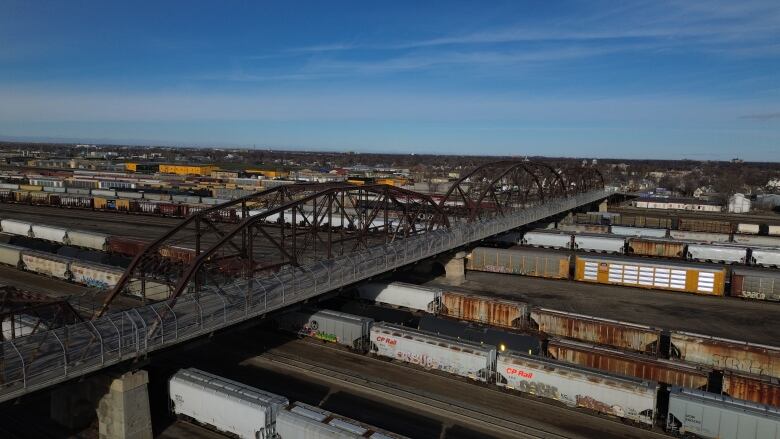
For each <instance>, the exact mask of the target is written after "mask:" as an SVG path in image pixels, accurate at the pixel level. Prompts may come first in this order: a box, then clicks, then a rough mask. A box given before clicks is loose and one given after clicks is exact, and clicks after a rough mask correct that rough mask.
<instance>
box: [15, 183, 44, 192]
mask: <svg viewBox="0 0 780 439" xmlns="http://www.w3.org/2000/svg"><path fill="white" fill-rule="evenodd" d="M19 190H21V191H27V192H40V191H42V190H43V186H38V185H35V184H20V185H19Z"/></svg>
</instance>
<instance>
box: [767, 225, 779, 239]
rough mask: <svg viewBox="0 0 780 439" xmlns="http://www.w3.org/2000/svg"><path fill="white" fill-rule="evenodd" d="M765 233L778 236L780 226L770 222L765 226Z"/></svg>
mask: <svg viewBox="0 0 780 439" xmlns="http://www.w3.org/2000/svg"><path fill="white" fill-rule="evenodd" d="M767 234H768V235H769V236H780V226H773V225H771V224H770V225H769V226H767Z"/></svg>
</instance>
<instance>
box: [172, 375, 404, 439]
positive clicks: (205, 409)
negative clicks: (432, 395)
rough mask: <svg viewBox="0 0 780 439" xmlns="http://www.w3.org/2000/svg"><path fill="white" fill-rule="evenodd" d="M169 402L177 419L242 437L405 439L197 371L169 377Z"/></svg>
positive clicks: (279, 438)
mask: <svg viewBox="0 0 780 439" xmlns="http://www.w3.org/2000/svg"><path fill="white" fill-rule="evenodd" d="M168 402H169V406H170V410H171V412H172V413H173V414H174V415H176V416H178V417H182V418H185V419H187V420H192V421H195V422H197V423H198V424H201V425H206V426H209V427H210V428H212V429H214V430H217V431H219V432H222V433H227V434H229V435H231V436H234V437H238V438H241V439H318V438H332V439H357V438H371V439H405V436H401V435H398V434H395V433H391V432H389V431H385V430H382V429H379V428H377V427H373V426H370V425H367V424H364V423H362V422H359V421H356V420H354V419H349V418H346V417H344V416H340V415H337V414H335V413H332V412H329V411H327V410H323V409H321V408H319V407H314V406H310V405H308V404H304V403H301V402H292V403H291V402H290V401H289V400H288V399H287V398H285V397H284V396H281V395H276V394H274V393H271V392H266V391H264V390H260V389H258V388H255V387H250V386H247V385H246V384H242V383H239V382H237V381H233V380H229V379H226V378H223V377H220V376H217V375H214V374H211V373H208V372H204V371H202V370H199V369H195V368H188V369H181V370H179V371H178V372H176V373H175V374H174V375H173V376H172V377H171V378H170V380H169V381H168ZM406 439H408V438H406Z"/></svg>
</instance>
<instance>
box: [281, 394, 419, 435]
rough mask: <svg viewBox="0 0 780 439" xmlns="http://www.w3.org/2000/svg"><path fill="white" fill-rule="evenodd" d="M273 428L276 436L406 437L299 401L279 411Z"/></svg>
mask: <svg viewBox="0 0 780 439" xmlns="http://www.w3.org/2000/svg"><path fill="white" fill-rule="evenodd" d="M276 431H277V433H278V434H279V439H322V438H335V439H358V438H370V439H408V438H406V437H405V436H401V435H398V434H395V433H391V432H389V431H386V430H381V429H379V428H377V427H374V426H371V425H368V424H365V423H362V422H358V421H356V420H354V419H349V418H346V417H344V416H339V415H337V414H335V413H332V412H329V411H327V410H323V409H321V408H319V407H314V406H311V405H308V404H304V403H302V402H294V403H292V404H290V405H288V406H287V407H285V408H284V409H282V410H281V411H280V412H279V414H278V415H277V417H276Z"/></svg>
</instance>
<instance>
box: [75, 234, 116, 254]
mask: <svg viewBox="0 0 780 439" xmlns="http://www.w3.org/2000/svg"><path fill="white" fill-rule="evenodd" d="M68 244H69V245H72V246H74V247H82V248H89V249H92V250H99V251H106V250H108V235H105V234H102V233H95V232H87V231H84V230H68Z"/></svg>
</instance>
